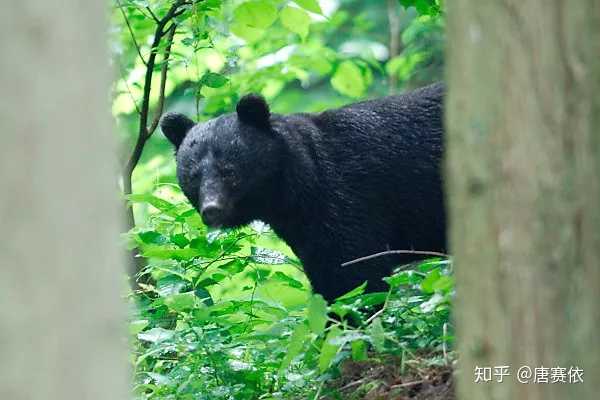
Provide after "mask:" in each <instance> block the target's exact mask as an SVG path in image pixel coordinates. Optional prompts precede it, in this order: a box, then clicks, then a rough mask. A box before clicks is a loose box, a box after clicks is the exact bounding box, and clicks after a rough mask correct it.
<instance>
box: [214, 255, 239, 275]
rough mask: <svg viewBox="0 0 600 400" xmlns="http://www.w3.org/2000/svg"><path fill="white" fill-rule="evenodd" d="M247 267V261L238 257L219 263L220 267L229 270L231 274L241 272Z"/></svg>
mask: <svg viewBox="0 0 600 400" xmlns="http://www.w3.org/2000/svg"><path fill="white" fill-rule="evenodd" d="M244 268H246V262H244V261H242V260H240V259H239V258H236V259H235V260H231V261H227V262H226V263H225V264H222V265H219V269H222V270H224V271H227V273H229V274H230V275H235V274H237V273H240V272H242V271H243V270H244Z"/></svg>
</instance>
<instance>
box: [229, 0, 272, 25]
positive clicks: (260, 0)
mask: <svg viewBox="0 0 600 400" xmlns="http://www.w3.org/2000/svg"><path fill="white" fill-rule="evenodd" d="M233 17H234V20H235V22H237V23H240V24H242V25H245V26H248V27H250V28H257V29H265V28H268V27H269V26H271V25H272V24H273V22H275V20H276V19H277V9H276V8H275V7H274V6H273V5H272V4H271V3H270V2H268V1H265V0H252V1H248V2H245V3H242V4H241V5H240V6H239V7H238V8H236V9H235V10H234V12H233Z"/></svg>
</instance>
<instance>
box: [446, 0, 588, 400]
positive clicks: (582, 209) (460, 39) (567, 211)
mask: <svg viewBox="0 0 600 400" xmlns="http://www.w3.org/2000/svg"><path fill="white" fill-rule="evenodd" d="M573 3H574V2H570V1H553V2H549V1H544V0H531V1H522V0H502V1H501V0H497V1H476V2H474V1H468V0H454V1H449V2H448V3H447V4H448V39H449V40H448V43H449V51H448V89H449V90H448V92H449V93H448V98H447V121H446V122H447V128H448V135H447V164H446V165H447V174H448V180H447V182H448V187H447V189H448V193H449V208H450V246H451V250H452V253H453V254H454V256H455V262H456V275H457V292H458V296H457V304H456V306H457V307H456V322H457V336H458V348H459V353H460V363H459V366H460V374H459V382H458V393H459V398H461V399H477V400H481V399H510V400H519V399H523V400H525V399H527V400H536V399H540V400H542V399H543V400H551V399H596V398H598V397H597V396H598V395H597V388H598V386H597V385H598V382H597V380H598V377H600V348H599V347H598V345H599V344H600V304H599V295H600V268H599V264H600V96H599V95H598V93H600V56H599V55H600V3H599V2H598V1H597V0H581V1H578V2H575V3H576V4H573ZM497 365H509V366H510V367H511V372H512V376H511V377H509V378H508V379H506V378H505V382H504V383H502V384H497V383H496V384H491V383H488V384H485V383H479V384H475V383H474V368H475V367H476V366H497ZM522 365H528V366H531V367H539V366H544V367H554V366H563V367H569V366H579V367H581V368H583V369H584V371H585V376H584V380H585V382H584V383H583V384H520V383H518V381H517V379H516V376H515V374H516V372H517V368H519V367H520V366H522ZM594 389H595V390H594Z"/></svg>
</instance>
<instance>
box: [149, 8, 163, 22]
mask: <svg viewBox="0 0 600 400" xmlns="http://www.w3.org/2000/svg"><path fill="white" fill-rule="evenodd" d="M146 11H148V13H150V16H151V17H152V19H153V20H154V22H156V23H157V24H158V23H159V22H160V20H159V19H158V18H156V15H155V14H154V12H152V9H151V8H150V7H146Z"/></svg>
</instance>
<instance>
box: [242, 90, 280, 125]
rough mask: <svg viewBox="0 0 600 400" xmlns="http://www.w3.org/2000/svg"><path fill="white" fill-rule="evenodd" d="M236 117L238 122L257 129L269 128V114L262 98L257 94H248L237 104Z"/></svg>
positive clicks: (267, 106) (265, 102)
mask: <svg viewBox="0 0 600 400" xmlns="http://www.w3.org/2000/svg"><path fill="white" fill-rule="evenodd" d="M236 111H237V115H238V118H239V120H240V121H242V122H244V123H246V124H248V125H252V126H255V127H257V128H269V127H270V126H271V123H270V121H269V118H270V117H271V112H270V111H269V105H268V104H267V101H266V100H265V98H264V97H262V96H261V95H259V94H248V95H246V96H244V97H242V98H241V99H240V101H239V102H238V104H237V108H236Z"/></svg>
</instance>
